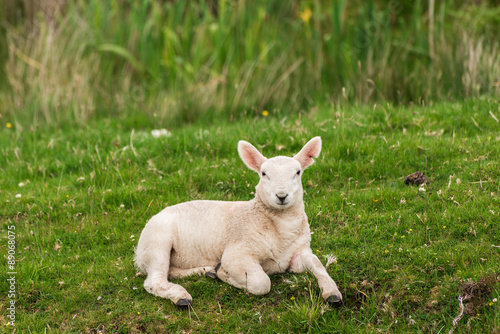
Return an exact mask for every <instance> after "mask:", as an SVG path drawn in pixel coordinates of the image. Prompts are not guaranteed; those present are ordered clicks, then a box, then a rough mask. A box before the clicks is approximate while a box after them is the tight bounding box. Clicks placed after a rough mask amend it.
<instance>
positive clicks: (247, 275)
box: [216, 252, 271, 295]
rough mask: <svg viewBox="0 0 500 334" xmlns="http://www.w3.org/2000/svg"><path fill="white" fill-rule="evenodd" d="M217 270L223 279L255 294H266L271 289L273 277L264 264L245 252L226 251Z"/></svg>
mask: <svg viewBox="0 0 500 334" xmlns="http://www.w3.org/2000/svg"><path fill="white" fill-rule="evenodd" d="M216 271H217V277H219V279H221V280H222V281H224V282H226V283H228V284H231V285H232V286H234V287H236V288H239V289H244V290H246V291H248V292H249V293H251V294H253V295H264V294H266V293H268V292H269V291H270V290H271V279H270V278H269V276H267V274H266V273H265V272H264V270H263V269H262V266H261V265H260V264H259V263H258V262H257V261H256V260H255V259H253V258H252V257H249V256H248V255H246V254H245V253H244V252H234V253H233V252H225V253H224V255H223V256H222V260H221V263H220V265H219V266H217V268H216Z"/></svg>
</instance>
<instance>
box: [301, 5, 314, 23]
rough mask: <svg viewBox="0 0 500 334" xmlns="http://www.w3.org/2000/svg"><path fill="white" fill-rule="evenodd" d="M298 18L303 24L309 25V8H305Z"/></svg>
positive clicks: (310, 14)
mask: <svg viewBox="0 0 500 334" xmlns="http://www.w3.org/2000/svg"><path fill="white" fill-rule="evenodd" d="M299 16H300V18H301V19H302V21H304V23H309V21H310V20H311V16H312V12H311V10H310V9H309V8H306V9H305V10H304V11H303V12H302V13H300V14H299Z"/></svg>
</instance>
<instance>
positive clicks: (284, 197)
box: [276, 194, 288, 204]
mask: <svg viewBox="0 0 500 334" xmlns="http://www.w3.org/2000/svg"><path fill="white" fill-rule="evenodd" d="M276 197H278V199H279V200H280V202H281V204H285V199H286V198H287V197H288V194H286V195H285V196H280V195H278V194H276Z"/></svg>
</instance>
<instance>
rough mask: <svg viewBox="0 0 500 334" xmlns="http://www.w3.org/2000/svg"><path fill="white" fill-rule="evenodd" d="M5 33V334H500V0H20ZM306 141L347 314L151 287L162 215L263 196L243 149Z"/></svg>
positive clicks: (285, 282)
mask: <svg viewBox="0 0 500 334" xmlns="http://www.w3.org/2000/svg"><path fill="white" fill-rule="evenodd" d="M0 20H1V25H0V127H1V128H0V227H1V228H0V229H1V232H0V233H1V235H0V236H1V240H2V242H1V243H0V252H1V253H2V261H4V259H5V258H6V255H5V254H6V249H7V248H6V245H7V230H8V228H9V227H11V226H15V227H16V245H17V248H16V258H17V263H16V269H17V272H18V274H17V279H16V284H17V285H16V287H17V292H18V295H17V297H16V305H17V309H16V310H17V318H16V319H17V326H16V328H12V326H8V325H7V322H8V318H6V314H7V313H6V305H7V303H8V302H10V299H9V298H7V296H6V295H5V294H3V292H4V291H7V290H8V289H9V285H8V283H7V281H6V279H7V277H6V272H7V271H6V270H4V269H2V271H1V272H0V291H1V292H2V294H1V295H0V325H1V327H0V332H2V331H3V330H5V331H8V332H17V333H25V332H32V333H40V332H49V333H68V332H75V333H81V332H87V333H140V332H150V333H157V332H174V333H175V332H180V333H182V332H207V331H210V332H220V333H227V332H264V333H274V332H276V333H282V332H327V333H378V332H383V333H449V332H450V331H452V332H455V333H500V312H499V303H498V299H499V298H500V278H499V276H500V275H499V273H500V248H499V246H500V230H499V228H500V225H499V220H500V219H499V217H500V213H499V207H500V206H499V198H500V197H499V194H500V185H499V179H500V164H499V160H498V156H500V131H499V130H500V125H499V119H500V105H499V92H500V91H499V90H500V84H499V82H500V61H499V45H498V37H497V36H498V35H499V34H500V31H499V30H500V22H499V21H500V7H499V6H498V3H497V1H494V0H490V1H486V0H483V1H477V0H476V1H468V0H462V1H451V0H443V1H434V0H429V1H398V0H390V1H378V0H377V1H361V0H351V1H346V0H345V1H342V0H338V1H326V0H324V1H323V0H317V1H278V0H269V1H263V0H255V1H244V0H233V1H229V0H227V1H224V0H220V1H215V0H206V1H203V0H198V1H176V0H169V1H158V0H157V1H153V0H145V1H119V0H116V1H96V0H90V1H80V0H77V1H64V0H59V1H56V0H43V1H15V0H12V1H4V2H3V3H2V4H1V5H0ZM155 130H156V131H155ZM153 134H154V135H153ZM158 135H160V136H158ZM316 135H321V137H322V139H323V151H322V153H321V156H320V158H319V159H317V162H316V163H315V165H313V166H312V167H311V168H310V169H308V170H307V172H306V173H305V174H304V179H303V183H304V188H305V192H306V195H305V199H306V212H307V214H308V217H309V219H310V224H311V230H312V231H313V232H314V234H313V236H312V238H313V240H312V247H313V250H314V252H315V253H316V254H317V255H318V256H319V258H320V259H321V260H322V261H323V263H326V262H327V260H328V259H333V258H336V261H334V262H333V263H332V264H330V266H329V267H328V271H329V273H330V275H331V276H332V277H333V278H334V279H335V280H336V281H337V283H338V285H339V287H340V289H341V291H342V293H343V294H344V297H345V306H344V307H343V308H340V309H331V308H330V307H329V306H328V305H326V304H325V303H324V302H323V301H322V300H321V298H320V294H319V291H318V287H317V284H316V282H315V279H314V278H313V277H312V276H311V275H308V274H305V275H294V274H284V275H275V276H273V277H272V284H273V287H272V291H271V293H270V294H268V295H266V296H259V297H256V296H251V295H247V294H245V292H243V291H241V290H237V289H234V288H232V287H231V286H229V285H227V284H223V283H221V282H219V281H214V280H212V279H210V278H208V277H191V278H187V279H183V280H180V284H182V285H183V286H185V287H186V288H187V289H188V290H189V292H190V293H191V294H192V295H193V297H194V305H193V308H190V309H187V310H183V309H178V308H177V307H175V306H174V305H173V304H172V303H171V302H169V301H166V300H163V299H161V298H155V297H154V296H152V295H150V294H148V293H147V292H146V291H145V290H144V289H143V288H142V285H143V282H144V277H141V276H137V275H136V274H137V272H136V270H135V269H134V267H133V247H134V246H135V245H136V244H137V239H138V236H139V234H140V232H141V230H142V228H143V226H144V224H145V223H146V221H147V220H148V219H149V218H150V217H151V216H152V215H154V214H155V213H156V212H158V211H160V210H161V209H162V208H163V207H165V206H166V205H173V204H176V203H179V202H182V201H188V200H192V199H201V198H203V199H217V200H248V199H250V198H252V196H253V187H254V186H255V184H256V183H257V180H258V177H257V175H256V174H254V173H252V172H251V171H249V170H248V169H247V168H245V166H244V164H243V163H242V162H241V161H240V160H239V157H238V155H237V152H236V143H237V141H238V140H239V139H246V140H249V141H251V142H252V143H254V144H255V145H256V146H257V147H258V148H259V149H260V150H261V151H262V152H263V153H264V154H265V155H267V156H273V155H278V154H282V155H292V154H294V153H296V152H297V151H298V150H299V149H300V148H301V147H302V145H303V144H304V143H305V142H306V141H307V140H308V139H309V138H311V137H313V136H316ZM416 170H420V171H423V172H425V174H426V175H427V177H428V178H429V180H430V183H429V184H427V185H425V186H422V187H415V186H406V185H405V184H404V182H403V181H404V178H405V176H406V175H408V174H410V173H412V172H414V171H416ZM4 263H6V262H2V268H4V267H3V266H4ZM459 296H461V297H464V298H465V302H464V309H463V317H462V318H460V319H459V320H457V322H456V324H454V323H453V319H454V318H455V317H457V315H458V314H459V312H460V307H459V301H458V297H459Z"/></svg>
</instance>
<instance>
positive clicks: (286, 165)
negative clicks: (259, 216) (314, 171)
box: [257, 157, 302, 210]
mask: <svg viewBox="0 0 500 334" xmlns="http://www.w3.org/2000/svg"><path fill="white" fill-rule="evenodd" d="M259 174H260V182H259V184H258V186H257V190H258V191H259V192H260V195H261V196H262V197H263V198H262V199H263V200H265V202H267V204H268V205H270V206H271V207H272V208H275V209H279V210H284V209H286V208H289V207H290V206H292V205H294V204H295V203H296V202H301V201H302V181H301V177H302V168H301V165H300V163H299V162H298V161H297V160H296V159H293V158H288V157H275V158H271V159H268V160H267V161H266V162H264V163H263V164H262V166H261V168H260V173H259Z"/></svg>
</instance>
